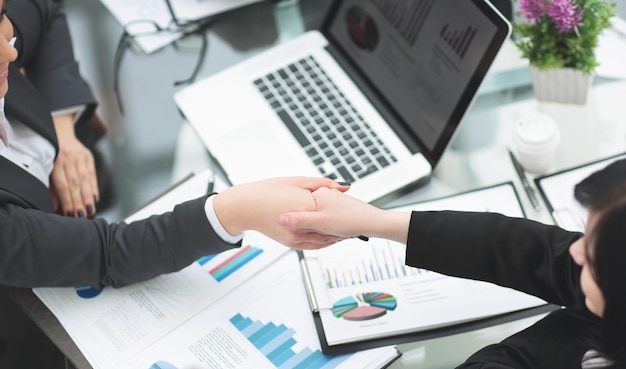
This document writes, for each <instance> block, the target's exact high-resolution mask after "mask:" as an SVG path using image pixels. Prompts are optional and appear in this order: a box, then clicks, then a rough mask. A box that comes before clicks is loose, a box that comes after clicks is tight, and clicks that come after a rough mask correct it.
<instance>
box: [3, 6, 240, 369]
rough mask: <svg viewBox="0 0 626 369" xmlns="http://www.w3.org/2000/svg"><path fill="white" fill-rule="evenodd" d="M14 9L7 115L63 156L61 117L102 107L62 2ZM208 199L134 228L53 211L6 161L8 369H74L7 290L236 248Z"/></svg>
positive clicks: (44, 191) (125, 273) (176, 264)
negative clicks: (78, 57) (55, 117)
mask: <svg viewBox="0 0 626 369" xmlns="http://www.w3.org/2000/svg"><path fill="white" fill-rule="evenodd" d="M7 7H8V16H9V19H11V21H12V22H13V23H14V27H15V33H16V36H17V42H16V47H17V49H18V51H19V53H20V56H19V59H18V60H17V61H16V62H15V63H13V64H12V65H11V66H10V69H9V91H8V93H7V96H6V101H5V102H6V103H5V111H6V114H7V117H8V119H9V120H11V119H15V121H19V122H20V123H22V124H25V125H27V126H28V127H30V128H32V129H33V130H34V131H35V132H37V133H39V134H40V135H41V136H42V137H44V138H45V139H46V140H48V141H49V142H50V143H52V145H53V146H54V147H55V148H56V149H57V150H58V144H57V139H56V135H55V131H54V127H53V123H52V119H51V116H50V112H51V110H54V109H59V108H64V107H70V106H73V105H77V104H87V107H88V111H87V114H86V115H85V116H89V114H91V113H92V112H93V109H94V108H95V101H94V100H93V96H92V95H91V92H90V91H89V89H88V87H87V86H86V84H85V83H84V81H83V80H82V78H80V75H79V74H78V67H77V64H76V62H75V61H74V58H73V55H72V52H71V43H70V42H71V41H70V39H69V33H68V31H67V24H66V23H65V18H64V16H63V13H61V12H60V11H59V9H58V4H57V3H53V2H52V1H49V0H12V1H10V2H8V3H7ZM95 31H96V30H94V32H95ZM43 60H46V61H47V62H46V63H40V62H41V61H43ZM48 65H50V66H52V67H47V66H48ZM21 67H23V68H24V69H25V70H26V72H27V74H28V77H29V78H25V77H24V76H23V75H22V74H21V73H20V71H19V68H21ZM205 199H206V197H204V198H200V199H196V200H192V201H189V202H187V203H185V204H182V205H179V206H177V207H176V208H175V209H174V210H173V212H171V213H167V214H164V215H161V216H155V217H151V218H149V219H147V220H144V221H138V222H134V223H132V224H125V223H119V224H109V223H107V222H106V221H105V220H103V219H95V220H88V219H83V218H68V217H63V216H59V215H55V214H53V213H51V212H52V210H53V209H52V201H51V196H50V192H49V190H48V188H46V187H45V186H44V185H43V184H42V183H41V182H40V181H39V180H37V179H36V178H35V177H33V176H32V175H30V174H29V173H28V172H26V171H24V170H22V169H21V168H20V167H18V166H16V165H14V164H13V163H12V162H10V161H9V160H7V159H5V158H4V157H1V156H0V368H12V369H19V368H28V369H31V368H38V369H39V368H64V367H65V365H64V359H63V355H61V354H60V352H59V351H58V350H56V348H55V347H54V346H53V345H52V344H51V342H50V341H49V340H48V339H47V338H46V337H45V336H44V335H43V334H41V332H40V331H39V330H38V328H37V327H36V326H35V325H34V324H32V322H31V321H30V320H29V319H28V318H27V317H26V316H25V315H24V314H23V312H22V311H21V309H20V308H19V307H17V306H15V304H13V303H12V302H11V300H10V297H9V292H10V291H8V290H7V287H6V286H18V287H37V286H73V285H78V284H89V285H91V286H93V287H96V288H99V287H102V286H105V285H111V286H123V285H127V284H130V283H134V282H139V281H143V280H146V279H149V278H152V277H155V276H157V275H160V274H163V273H169V272H173V271H177V270H180V269H182V268H183V267H185V266H187V265H189V264H190V263H192V262H193V261H194V260H196V259H198V258H199V257H201V256H203V255H208V254H214V253H218V252H221V251H224V250H226V249H229V248H232V247H233V245H231V244H228V243H226V242H224V241H223V240H222V239H221V238H220V237H219V236H218V235H217V234H216V233H215V232H214V230H213V228H212V227H211V226H210V224H209V222H208V220H207V218H206V215H205V211H204V202H205ZM2 286H4V287H2Z"/></svg>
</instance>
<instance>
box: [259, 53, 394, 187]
mask: <svg viewBox="0 0 626 369" xmlns="http://www.w3.org/2000/svg"><path fill="white" fill-rule="evenodd" d="M254 84H255V85H256V87H257V88H258V90H259V91H260V92H261V93H262V94H263V96H264V97H265V99H266V100H267V102H268V103H269V104H270V106H271V107H272V108H273V109H274V111H275V112H276V114H278V116H279V117H280V119H281V120H282V121H283V122H284V124H285V125H286V126H287V128H289V130H290V131H291V133H292V134H293V136H294V137H295V138H296V139H297V140H298V142H299V143H300V145H301V146H302V148H303V149H304V151H305V152H306V153H307V155H308V156H309V157H310V158H311V160H312V161H313V163H314V164H315V165H316V166H317V168H318V169H319V170H320V172H321V173H322V175H324V176H326V177H329V178H332V179H336V180H340V181H347V182H354V181H355V180H356V179H360V178H363V177H366V176H368V175H369V174H372V173H374V172H376V171H377V170H379V169H381V168H384V167H386V166H388V165H390V164H392V163H394V162H396V161H397V158H396V157H395V156H394V155H393V154H392V153H391V151H390V150H389V149H388V148H387V147H386V146H385V145H384V144H383V142H382V140H381V139H380V138H379V137H378V136H377V135H376V133H375V132H374V131H373V130H372V129H371V128H370V126H369V125H368V124H367V122H365V121H364V120H363V118H362V117H361V115H360V114H359V113H358V112H357V111H356V109H355V108H354V107H353V106H352V104H351V103H350V102H349V101H348V100H347V99H346V97H345V96H344V95H343V93H341V91H339V89H338V88H337V86H336V85H335V84H334V83H333V82H332V81H331V80H330V79H329V78H328V76H327V75H326V73H325V72H324V71H323V70H322V69H321V68H320V67H319V65H318V64H317V62H316V61H315V59H313V58H312V57H310V56H309V57H306V58H303V59H301V60H299V61H297V62H295V63H292V64H289V65H287V66H286V67H284V68H281V69H279V70H277V71H275V72H272V73H269V74H267V75H266V76H264V77H262V78H259V79H257V80H255V81H254Z"/></svg>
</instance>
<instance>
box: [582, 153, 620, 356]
mask: <svg viewBox="0 0 626 369" xmlns="http://www.w3.org/2000/svg"><path fill="white" fill-rule="evenodd" d="M574 197H575V198H576V200H577V201H578V202H579V203H580V204H581V205H583V206H584V207H586V208H587V209H588V210H589V211H592V212H594V213H596V214H597V216H598V218H597V222H596V223H595V225H594V226H593V229H591V230H589V231H590V234H588V235H587V243H588V245H590V247H591V248H592V250H591V251H588V252H587V254H588V255H589V257H588V262H589V266H590V268H591V271H592V275H593V278H594V279H595V281H596V283H597V284H598V287H599V288H600V290H601V291H602V295H603V297H604V301H605V308H604V313H603V316H602V323H601V324H602V326H601V335H600V337H599V338H598V339H597V340H595V342H594V344H595V346H596V349H597V350H598V351H599V352H600V353H601V355H602V356H603V357H604V358H606V359H608V360H609V362H610V363H609V364H608V366H606V367H605V368H624V367H626V267H625V266H626V159H623V160H618V161H615V162H613V163H612V164H610V165H608V166H607V167H605V168H604V169H601V170H599V171H597V172H595V173H593V174H591V175H590V176H589V177H587V178H585V179H584V180H582V181H581V182H580V183H579V184H578V185H576V187H575V188H574Z"/></svg>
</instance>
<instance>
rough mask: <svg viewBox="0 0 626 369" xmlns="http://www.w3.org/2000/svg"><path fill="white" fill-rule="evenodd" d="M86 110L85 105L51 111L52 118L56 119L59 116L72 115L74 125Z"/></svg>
mask: <svg viewBox="0 0 626 369" xmlns="http://www.w3.org/2000/svg"><path fill="white" fill-rule="evenodd" d="M86 108H87V106H86V105H76V106H72V107H69V108H65V109H59V110H55V111H53V112H52V116H53V117H56V116H59V115H66V114H72V115H73V116H74V123H76V122H77V121H78V118H80V116H81V115H82V114H83V112H84V111H85V109H86Z"/></svg>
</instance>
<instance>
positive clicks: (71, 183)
mask: <svg viewBox="0 0 626 369" xmlns="http://www.w3.org/2000/svg"><path fill="white" fill-rule="evenodd" d="M53 121H54V126H55V130H56V133H57V138H58V140H59V154H58V156H57V158H56V161H55V162H54V168H53V170H52V175H51V177H50V180H51V181H50V190H51V192H52V198H53V200H54V202H55V208H58V207H59V206H60V210H61V211H62V213H63V214H64V215H67V216H71V217H81V218H82V217H89V218H91V217H93V216H94V215H95V214H96V202H97V201H98V199H99V198H100V194H99V192H98V181H97V178H96V167H95V163H94V159H93V155H92V153H91V151H90V150H89V149H88V148H86V147H85V146H84V145H83V144H82V143H81V142H80V141H79V140H78V139H77V138H76V136H75V134H74V117H73V116H71V115H62V116H57V117H54V118H53Z"/></svg>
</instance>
